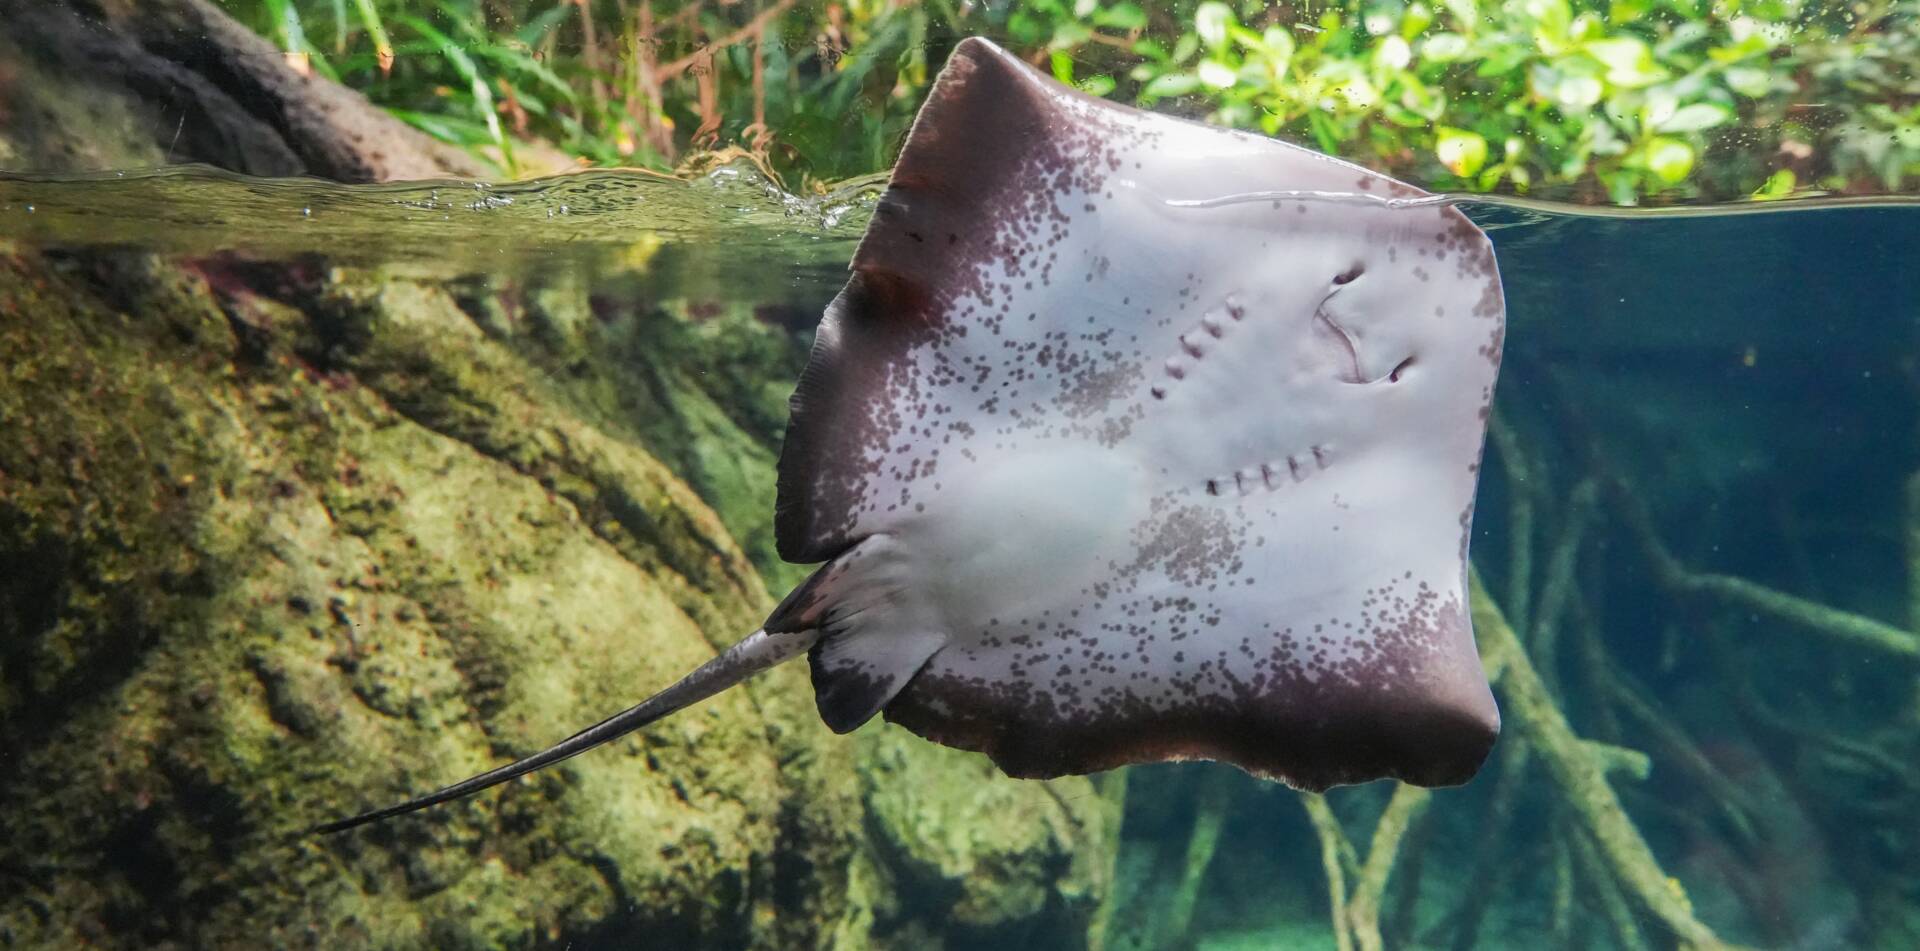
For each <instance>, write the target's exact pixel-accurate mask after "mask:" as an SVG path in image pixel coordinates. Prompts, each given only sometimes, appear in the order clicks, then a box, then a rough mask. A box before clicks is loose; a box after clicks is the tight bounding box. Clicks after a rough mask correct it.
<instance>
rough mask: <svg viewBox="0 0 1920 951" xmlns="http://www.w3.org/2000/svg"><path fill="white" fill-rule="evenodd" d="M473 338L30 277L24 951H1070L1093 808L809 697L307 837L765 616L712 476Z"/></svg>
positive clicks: (1077, 791) (160, 284)
mask: <svg viewBox="0 0 1920 951" xmlns="http://www.w3.org/2000/svg"><path fill="white" fill-rule="evenodd" d="M263 274H275V275H278V276H277V277H275V279H274V280H273V281H271V282H266V283H259V284H255V283H249V281H248V280H246V279H243V277H244V276H245V275H251V276H252V277H254V278H258V277H260V276H261V275H263ZM660 319H665V318H660ZM479 328H480V323H479V322H476V321H475V320H472V319H470V317H469V315H468V314H467V313H466V312H465V311H463V310H462V309H461V308H460V306H459V305H458V300H457V296H456V295H454V294H451V293H449V292H447V291H446V290H445V289H444V288H441V287H438V286H436V285H433V284H430V283H422V282H418V281H411V280H399V279H386V280H381V279H379V276H378V275H370V274H357V273H349V272H339V271H334V272H327V273H323V274H316V275H310V276H309V277H308V278H307V279H306V280H305V281H304V282H302V281H289V279H287V278H285V275H283V274H279V272H274V271H251V272H243V271H236V270H235V269H232V268H222V267H219V266H216V265H212V264H208V263H205V262H202V263H200V264H192V263H186V264H182V263H180V262H167V261H161V260H157V259H154V258H151V257H146V256H141V255H127V254H118V255H104V256H96V255H88V256H82V257H76V258H69V259H53V258H42V257H36V256H33V255H30V254H29V255H19V256H15V257H12V258H7V259H5V267H4V269H0V353H3V354H4V355H5V367H6V374H7V376H6V378H5V381H4V385H0V416H4V418H6V419H7V420H8V421H9V428H8V432H7V435H6V437H5V438H4V439H0V560H4V567H5V568H6V569H7V570H6V572H5V577H6V579H7V580H6V582H5V584H4V587H3V588H0V598H3V599H4V603H3V605H0V607H3V608H4V610H0V634H3V635H4V636H0V665H4V669H3V671H0V672H3V673H4V677H0V720H3V721H4V727H3V728H0V742H4V744H5V749H6V751H7V759H8V761H9V762H10V763H13V764H15V769H14V770H12V778H10V779H8V780H7V781H6V782H4V783H3V784H0V808H3V809H4V811H5V813H6V815H7V816H8V818H9V822H8V826H9V828H10V829H11V830H16V831H14V832H13V834H11V835H9V836H8V837H6V838H5V840H4V841H0V869H4V870H6V874H7V875H8V876H9V878H10V880H11V881H13V882H15V883H16V887H10V888H9V889H7V890H6V892H5V894H6V895H7V896H8V897H6V898H4V899H0V936H4V937H5V938H6V939H7V940H8V941H9V942H11V943H20V944H74V943H80V942H83V941H90V942H96V943H103V944H109V945H119V946H133V945H168V944H172V945H176V946H209V945H211V946H220V945H237V944H249V943H253V942H257V941H259V940H262V939H263V938H264V939H266V940H270V941H271V942H272V943H274V944H278V945H296V946H298V945H304V946H330V947H341V946H379V947H409V946H411V947H428V946H431V947H469V946H471V947H482V946H497V945H511V946H536V945H545V944H550V943H564V942H568V941H572V942H575V943H577V944H579V943H584V944H585V945H589V946H590V945H595V944H599V945H603V946H620V945H623V944H625V943H627V942H628V941H629V940H639V938H640V937H642V936H644V937H645V938H646V939H647V940H648V941H649V942H653V941H664V942H666V943H667V944H668V945H671V946H676V947H696V946H723V947H780V948H788V947H864V946H896V947H898V946H905V945H902V944H901V943H900V941H901V940H903V938H902V936H906V935H911V936H913V940H912V941H911V942H910V944H911V945H913V946H922V947H924V946H929V944H935V943H940V942H943V941H944V942H948V943H949V945H950V946H953V947H963V946H970V945H971V944H972V941H973V939H974V938H977V937H979V936H982V935H995V934H1001V935H1024V936H1045V937H1046V943H1048V944H1049V945H1059V946H1071V945H1073V944H1076V943H1084V940H1085V937H1084V936H1085V926H1086V922H1087V920H1088V919H1089V917H1090V916H1091V914H1092V910H1093V908H1094V906H1095V905H1096V904H1097V902H1098V899H1099V897H1100V895H1101V894H1102V893H1103V888H1104V870H1105V869H1106V868H1107V867H1108V862H1107V857H1108V856H1109V855H1110V854H1111V850H1112V848H1113V842H1112V841H1111V838H1112V837H1111V832H1110V830H1111V823H1110V822H1108V821H1107V820H1106V817H1105V816H1104V813H1103V811H1102V810H1103V809H1105V808H1106V806H1105V804H1104V803H1103V801H1102V800H1100V799H1099V798H1098V797H1094V796H1091V795H1081V792H1082V790H1081V788H1080V787H1082V786H1085V785H1086V784H1085V783H1084V781H1079V780H1069V781H1063V783H1053V784H1039V783H1023V782H1017V781H1013V780H1008V779H1005V778H1004V777H999V776H997V775H996V774H994V773H993V771H992V767H991V766H990V765H988V764H987V763H986V762H985V761H983V760H981V759H979V758H978V757H974V756H971V755H968V754H962V753H955V752H952V751H948V750H943V749H939V748H937V747H933V746H930V745H927V744H925V743H922V742H920V741H919V740H917V739H914V738H912V737H910V736H907V735H906V734H904V733H903V732H901V731H899V730H897V729H894V728H891V727H886V726H882V725H875V726H874V727H871V728H869V731H868V732H866V733H863V734H862V735H861V737H860V738H859V742H858V743H857V744H856V743H854V742H851V741H848V740H844V739H841V738H836V737H833V736H831V735H830V734H829V733H828V732H827V731H826V730H825V729H824V727H822V726H821V725H820V724H819V722H818V720H817V718H816V717H815V715H814V713H813V711H812V705H811V696H810V691H809V690H808V687H807V684H806V677H805V673H804V669H803V668H800V667H798V666H794V667H789V668H787V669H783V670H777V671H775V672H773V673H772V674H770V675H768V676H766V677H764V678H762V679H760V680H757V681H755V682H753V683H752V684H750V685H749V686H748V687H747V688H746V689H744V690H741V691H736V692H734V693H732V694H729V695H724V696H722V697H720V698H716V699H715V700H714V701H711V702H709V703H706V704H703V705H701V706H700V707H697V708H695V709H693V710H690V711H687V712H685V713H683V714H681V715H679V716H676V717H673V718H671V719H669V720H667V721H665V722H663V723H661V724H659V725H657V726H655V727H653V728H650V729H648V730H646V731H643V732H642V733H641V734H639V735H638V736H637V737H636V738H635V739H633V740H630V741H625V742H622V743H620V744H617V745H615V746H614V747H611V748H609V749H606V750H602V751H598V752H596V753H595V754H593V755H590V756H585V757H581V758H579V759H576V760H573V761H571V762H569V763H568V764H567V765H565V766H564V767H561V768H558V769H555V770H551V771H549V772H547V773H544V774H541V775H538V776H536V777H532V778H530V779H527V780H523V781H521V782H519V783H516V784H514V785H513V786H510V787H509V788H507V789H506V790H505V791H504V792H502V793H500V794H497V795H486V796H481V797H477V798H475V799H472V800H469V801H466V802H463V803H461V804H458V805H454V806H451V807H448V808H445V809H441V810H437V811H434V812H432V813H428V814H424V815H417V816H409V817H404V818H401V819H398V820H394V821H392V822H389V823H387V824H384V825H380V826H375V827H373V828H371V829H368V830H364V831H361V832H357V833H354V834H351V835H345V836H338V837H333V838H326V839H315V838H311V837H305V836H302V835H300V834H299V830H300V829H302V828H303V827H305V826H307V825H309V824H311V823H314V822H317V821H322V820H325V819H329V818H335V817H338V816H339V815H341V814H343V813H346V812H350V811H353V810H356V809H359V808H362V807H366V806H372V805H377V804H381V803H385V802H388V801H392V800H395V799H398V798H400V797H402V796H404V795H406V794H408V793H410V792H414V791H418V790H420V789H423V788H428V787H430V786H433V785H436V784H439V783H441V782H444V781H446V780H448V779H450V778H454V777H459V776H464V775H467V774H471V773H474V772H477V771H480V770H482V769H485V768H488V767H490V766H493V765H497V764H498V763H500V762H502V761H503V760H504V759H506V758H508V757H511V756H517V755H523V754H525V753H527V752H530V751H531V750H533V749H535V748H537V747H539V746H541V745H543V744H544V743H546V742H549V741H551V740H552V739H554V738H556V737H559V736H562V735H565V734H566V733H568V732H570V731H572V730H573V729H576V728H578V727H579V726H581V725H584V724H586V723H588V722H592V721H593V720H594V719H597V718H598V717H600V716H603V715H605V714H606V713H607V712H609V711H612V710H615V709H618V708H620V707H623V706H625V705H627V704H629V703H631V702H632V701H633V700H634V699H636V698H637V697H638V696H640V695H642V694H644V693H645V692H647V691H649V690H651V689H653V688H655V687H657V686H659V685H662V684H664V683H666V682H668V681H669V680H671V679H672V678H673V677H675V676H677V675H679V674H680V673H682V672H684V671H685V670H687V669H690V668H692V667H693V666H695V665H697V664H698V663H700V662H701V661H702V660H704V659H706V658H708V657H711V656H712V655H713V653H714V650H715V645H716V644H724V643H726V642H728V641H730V640H732V639H733V637H735V636H737V635H738V633H740V632H744V631H746V630H749V629H751V626H752V624H753V623H754V620H755V619H756V618H757V617H758V616H759V615H760V614H761V613H762V612H763V611H764V610H765V609H766V608H767V606H768V605H769V603H770V599H769V596H768V594H767V592H766V590H765V588H764V587H763V586H762V585H761V583H760V581H759V576H758V575H757V574H756V573H755V572H754V570H753V567H752V565H751V564H750V563H749V561H748V560H747V558H746V557H745V556H744V554H743V553H742V552H741V550H740V548H739V546H737V545H736V544H735V543H734V542H733V540H732V538H731V536H730V534H729V533H728V532H727V531H726V528H725V526H724V524H723V523H722V521H721V519H720V518H719V517H717V516H716V515H715V514H714V513H713V511H712V510H711V509H710V508H709V507H708V506H707V505H706V504H705V502H703V501H702V500H701V499H700V498H699V497H698V496H697V495H696V494H694V492H693V491H692V490H691V489H689V488H688V487H687V485H686V484H685V483H683V482H682V481H680V480H679V479H678V478H677V477H676V476H675V475H674V474H673V473H672V472H671V471H670V470H668V469H667V468H666V467H665V466H664V465H662V464H661V463H660V462H659V461H658V460H657V459H656V458H655V456H654V455H653V454H652V453H650V452H649V451H648V450H647V449H646V448H645V447H644V445H643V444H642V443H641V442H639V441H637V440H635V439H633V438H629V437H627V436H623V435H621V434H620V433H619V432H618V431H615V430H609V429H607V428H603V427H602V426H598V425H595V424H593V423H590V422H588V421H587V420H586V419H584V418H583V417H582V416H581V415H580V414H578V413H576V412H574V411H573V409H571V408H570V407H572V406H574V405H576V403H577V401H576V400H575V399H573V398H572V397H569V396H568V395H566V394H565V392H564V390H565V387H559V386H556V385H554V384H552V383H551V382H550V381H549V380H548V378H547V377H546V376H545V374H543V373H542V372H540V371H539V370H537V369H536V368H534V367H533V366H532V365H531V364H530V363H529V362H528V361H527V360H526V359H524V358H523V357H522V356H521V355H519V354H518V353H517V352H516V351H515V349H514V348H513V347H512V346H511V343H512V341H510V340H509V341H502V340H499V339H495V338H493V337H490V336H488V335H487V334H486V333H485V332H483V331H482V330H481V329H479ZM661 356H662V357H663V358H665V357H667V356H670V355H668V354H662V355H661ZM677 398H678V399H681V400H683V401H686V400H696V399H697V400H707V401H712V400H713V398H714V394H711V393H700V392H694V391H681V392H679V393H678V394H677ZM723 418H726V417H724V414H723ZM732 438H734V439H737V440H748V441H751V438H752V437H750V436H747V435H744V434H738V433H736V434H734V436H733V437H732ZM763 449H764V447H763ZM1088 788H1089V789H1090V787H1088ZM1063 790H1064V792H1063Z"/></svg>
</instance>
